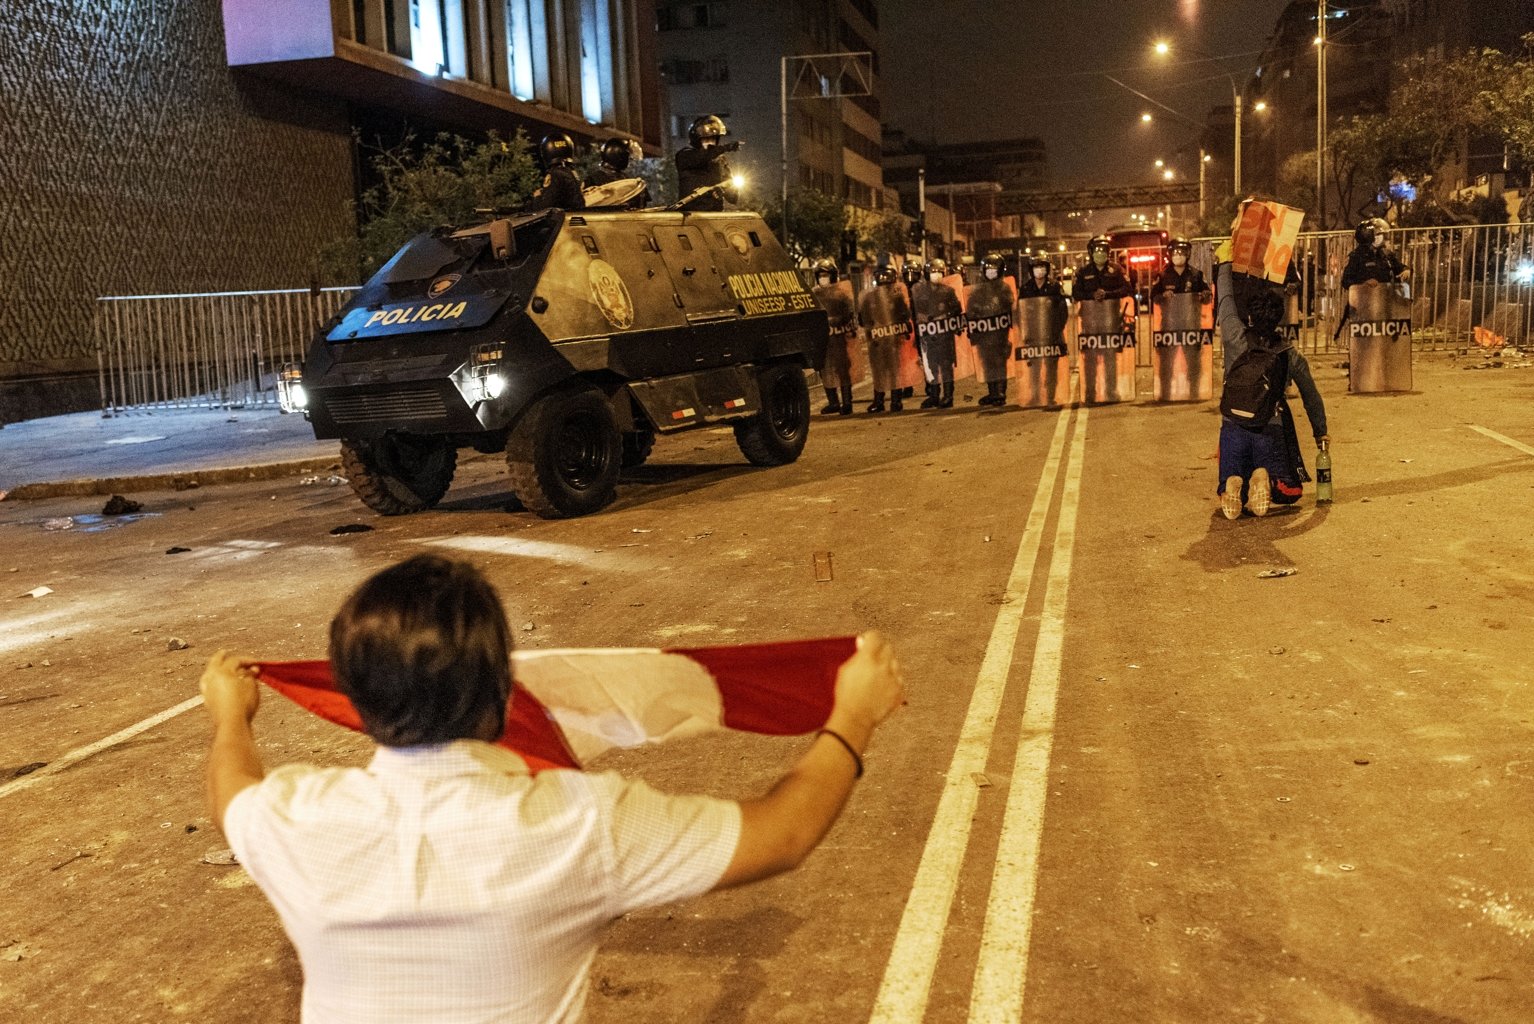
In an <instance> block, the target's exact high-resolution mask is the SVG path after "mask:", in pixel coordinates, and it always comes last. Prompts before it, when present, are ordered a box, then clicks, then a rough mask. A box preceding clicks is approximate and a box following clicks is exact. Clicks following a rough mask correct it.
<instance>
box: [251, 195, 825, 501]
mask: <svg viewBox="0 0 1534 1024" xmlns="http://www.w3.org/2000/svg"><path fill="white" fill-rule="evenodd" d="M614 185H617V186H621V185H622V183H621V182H615V183H614ZM614 185H609V186H604V187H603V188H602V189H591V190H588V204H589V205H588V208H587V209H586V210H583V211H578V212H565V211H560V210H546V211H542V212H539V213H533V214H521V215H505V216H495V217H493V219H490V220H489V221H488V222H487V223H484V224H480V225H477V226H474V227H469V228H466V229H460V230H450V229H442V230H438V231H432V232H428V233H426V234H422V235H419V236H417V237H416V238H415V239H413V240H412V241H411V242H410V243H409V244H407V245H406V246H405V247H404V248H403V249H401V250H400V251H399V253H397V254H396V255H395V256H394V258H393V259H391V260H390V261H389V262H388V263H387V264H386V265H385V266H384V267H383V268H381V269H380V270H379V271H378V273H377V274H375V275H374V276H373V278H372V280H370V281H369V282H368V283H367V284H366V285H365V286H363V288H362V290H361V291H359V292H358V293H357V294H356V296H354V297H353V298H352V300H351V301H350V302H349V303H348V304H347V305H346V306H344V307H343V308H342V309H341V311H340V312H339V313H338V314H337V316H336V317H335V319H333V320H332V321H331V322H330V323H328V324H326V325H324V326H323V327H322V328H321V329H320V332H319V334H318V335H317V336H316V338H315V339H314V342H313V344H312V345H311V346H310V349H309V352H308V356H307V358H306V360H305V362H304V363H303V365H302V367H301V368H299V367H288V368H286V369H285V370H284V373H283V374H282V378H283V379H282V382H281V388H280V391H281V393H282V398H283V401H284V404H285V407H287V408H301V409H302V410H303V412H304V415H305V416H306V417H307V418H308V419H309V421H310V423H311V424H313V426H314V433H315V436H316V437H317V438H338V439H340V441H341V457H342V461H343V464H344V466H345V472H346V475H347V477H348V479H349V480H350V482H351V486H352V489H353V490H354V491H356V493H357V496H358V497H359V498H361V499H362V501H363V503H364V504H366V505H367V506H368V507H369V508H372V509H374V510H375V511H377V512H380V513H382V514H384V515H401V514H404V513H409V512H418V511H420V510H422V509H427V508H430V507H432V506H433V505H435V504H436V503H437V502H438V501H440V500H441V499H442V497H443V495H444V494H445V493H446V492H447V489H448V485H449V483H450V482H451V481H452V478H453V471H454V469H455V467H456V465H457V460H458V452H459V450H460V449H462V448H472V449H474V450H476V451H480V452H485V453H496V452H502V451H504V452H505V453H506V461H507V465H508V467H509V469H510V475H511V487H512V490H513V491H515V493H516V496H517V498H518V499H520V500H521V502H522V504H523V505H524V506H525V507H526V508H528V509H530V510H531V511H533V512H536V513H537V514H538V515H540V516H544V517H546V518H554V517H562V516H578V515H585V514H587V513H590V512H594V511H596V510H597V509H599V508H601V507H602V506H603V505H604V504H606V503H607V502H608V501H609V500H610V499H611V498H612V496H613V493H614V488H615V485H616V483H617V479H618V473H619V470H620V468H622V467H629V466H637V465H639V464H640V463H642V462H643V461H644V460H645V459H646V458H647V457H648V456H649V454H650V451H651V448H652V446H653V445H654V443H655V439H656V437H657V436H658V435H666V434H671V433H674V432H677V431H683V430H690V429H695V428H698V427H705V426H711V425H717V424H729V425H730V426H732V427H733V428H734V432H735V438H736V441H737V443H738V444H739V446H740V450H741V451H742V452H743V453H744V455H745V457H746V459H747V460H748V461H749V462H751V463H753V464H755V465H758V466H777V465H783V464H786V463H789V462H793V461H794V460H795V459H797V458H798V457H799V453H800V452H801V451H802V450H803V448H804V443H805V440H806V438H807V437H808V435H809V422H810V405H809V395H808V391H807V388H806V386H805V376H804V373H805V370H806V368H808V367H812V366H817V365H819V363H820V361H821V359H822V356H823V353H824V348H825V344H826V336H827V328H826V317H825V314H824V313H823V312H821V310H820V308H819V306H818V305H817V304H816V303H815V300H814V298H813V297H812V296H811V293H810V292H809V291H808V290H807V289H806V288H805V286H804V283H803V281H802V280H801V279H800V276H799V274H798V272H797V271H796V270H795V269H794V266H793V263H792V262H791V261H790V259H789V257H788V255H787V254H786V253H785V252H784V250H783V248H782V246H780V245H779V244H778V241H777V239H776V238H774V237H773V235H772V233H771V232H770V231H769V230H768V229H767V225H766V224H765V223H763V221H762V219H761V218H760V217H759V216H757V215H756V214H753V213H747V212H738V213H737V212H730V213H699V212H687V210H686V209H685V201H684V203H683V204H678V206H677V207H673V208H663V209H648V210H630V209H623V208H621V206H620V205H609V206H603V205H602V197H603V196H604V195H612V196H623V195H624V191H623V189H621V188H618V189H614ZM593 193H595V195H593ZM689 198H692V197H689Z"/></svg>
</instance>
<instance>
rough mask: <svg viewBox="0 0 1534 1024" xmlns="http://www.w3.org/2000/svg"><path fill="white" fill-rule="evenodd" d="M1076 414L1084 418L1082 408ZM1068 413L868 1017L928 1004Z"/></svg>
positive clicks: (902, 1016)
mask: <svg viewBox="0 0 1534 1024" xmlns="http://www.w3.org/2000/svg"><path fill="white" fill-rule="evenodd" d="M1081 416H1082V421H1083V422H1084V421H1085V416H1086V410H1085V409H1083V410H1082V412H1081ZM1069 418H1070V410H1069V409H1065V410H1062V411H1061V412H1060V414H1059V419H1058V420H1057V421H1056V423H1055V434H1054V438H1053V439H1052V440H1051V441H1050V445H1049V455H1048V457H1047V458H1045V460H1044V469H1043V471H1042V473H1041V474H1040V476H1039V486H1038V488H1037V490H1035V491H1034V495H1033V506H1032V508H1030V509H1029V511H1028V522H1027V526H1026V527H1025V528H1024V530H1023V538H1022V540H1021V541H1020V542H1019V543H1018V546H1017V557H1016V558H1015V559H1014V560H1013V562H1012V571H1011V574H1010V575H1009V576H1008V577H1007V591H1008V594H1009V595H1010V598H1011V599H1010V600H1009V601H1007V602H1005V603H1003V604H1002V606H1001V610H1000V611H998V612H997V613H996V624H995V625H994V626H993V627H992V628H991V639H990V641H989V642H988V643H987V644H986V648H985V658H984V660H982V661H981V663H980V674H979V676H978V677H977V678H976V680H975V690H974V695H973V696H972V697H971V698H970V702H969V711H968V713H967V714H966V715H965V717H964V726H963V728H962V729H961V730H960V732H959V741H958V745H957V747H956V748H955V750H954V754H953V761H952V763H950V764H949V766H948V775H947V777H946V779H945V780H944V783H943V792H942V795H941V796H940V797H939V798H938V805H937V813H936V814H935V815H934V816H933V819H932V827H931V829H930V830H929V831H928V833H927V844H926V847H925V848H924V849H923V850H922V856H921V863H920V864H919V865H918V867H917V869H916V879H915V881H914V882H913V883H912V885H911V894H910V896H909V897H908V898H907V899H906V906H905V912H904V913H903V914H902V915H901V918H900V928H899V930H898V931H897V932H896V934H895V943H894V947H893V949H891V951H890V958H889V963H888V964H887V965H886V966H885V968H884V980H883V981H882V982H881V983H880V985H879V994H878V997H877V999H875V1001H874V1009H873V1015H872V1016H871V1017H870V1022H871V1024H896V1022H906V1024H912V1022H917V1021H920V1020H921V1019H922V1017H923V1016H924V1015H925V1013H926V1010H927V999H928V997H929V995H930V993H931V989H932V975H933V973H934V972H935V971H936V969H937V961H938V955H939V953H940V952H941V950H942V944H943V932H944V930H945V929H946V928H947V925H948V914H949V910H950V909H951V908H952V906H953V895H954V891H955V890H956V888H957V887H958V884H959V871H960V869H961V868H962V867H963V865H964V854H965V851H966V849H967V848H968V846H969V832H970V827H971V825H972V824H973V820H974V816H975V804H976V801H977V800H978V793H979V789H978V787H977V786H976V785H975V780H974V779H973V778H971V776H972V775H973V774H974V773H977V772H984V771H985V766H986V761H987V760H988V759H989V757H990V752H991V735H992V733H994V732H995V730H996V716H997V714H998V711H999V709H1000V707H1001V698H1002V695H1003V694H1004V693H1005V692H1006V686H1007V676H1008V674H1009V673H1010V672H1011V670H1012V651H1013V648H1014V647H1015V646H1016V644H1017V634H1018V630H1019V628H1020V627H1021V625H1022V621H1023V609H1024V607H1025V606H1026V605H1027V603H1028V591H1029V586H1030V584H1031V582H1032V578H1033V567H1034V563H1035V562H1037V561H1038V556H1039V546H1040V543H1041V542H1042V540H1043V536H1044V520H1045V519H1046V518H1047V516H1048V514H1049V506H1050V502H1051V501H1052V500H1053V498H1054V491H1055V480H1056V477H1057V476H1058V475H1059V471H1060V458H1061V454H1062V453H1063V451H1064V449H1065V437H1066V427H1067V424H1068V422H1069Z"/></svg>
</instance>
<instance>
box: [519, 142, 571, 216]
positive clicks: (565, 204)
mask: <svg viewBox="0 0 1534 1024" xmlns="http://www.w3.org/2000/svg"><path fill="white" fill-rule="evenodd" d="M574 159H575V143H574V141H572V140H571V138H570V136H569V135H567V134H566V133H564V132H554V133H552V134H550V135H545V136H544V137H543V139H542V141H540V142H539V143H538V161H539V163H541V164H543V171H544V174H543V184H542V185H541V186H540V187H539V188H538V190H537V191H536V192H534V193H533V198H532V200H531V201H529V202H528V204H527V208H528V209H529V210H547V209H551V208H552V209H559V210H584V209H585V208H586V197H585V196H583V195H581V179H580V178H578V177H576V176H575V169H574V168H573V167H571V166H570V164H571V161H573V160H574Z"/></svg>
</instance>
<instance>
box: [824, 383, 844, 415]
mask: <svg viewBox="0 0 1534 1024" xmlns="http://www.w3.org/2000/svg"><path fill="white" fill-rule="evenodd" d="M841 407H842V403H841V399H839V398H837V397H836V389H835V388H826V404H825V406H824V407H823V408H822V409H821V410H820V415H822V416H829V415H831V414H832V413H833V412H839V411H840V410H841Z"/></svg>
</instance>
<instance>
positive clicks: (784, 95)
mask: <svg viewBox="0 0 1534 1024" xmlns="http://www.w3.org/2000/svg"><path fill="white" fill-rule="evenodd" d="M778 112H779V114H780V115H781V117H782V125H781V127H780V130H781V133H782V134H781V137H780V140H779V142H780V145H781V146H782V157H783V163H782V168H781V169H782V177H783V248H784V249H787V248H788V58H787V57H786V56H784V57H779V58H778Z"/></svg>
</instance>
